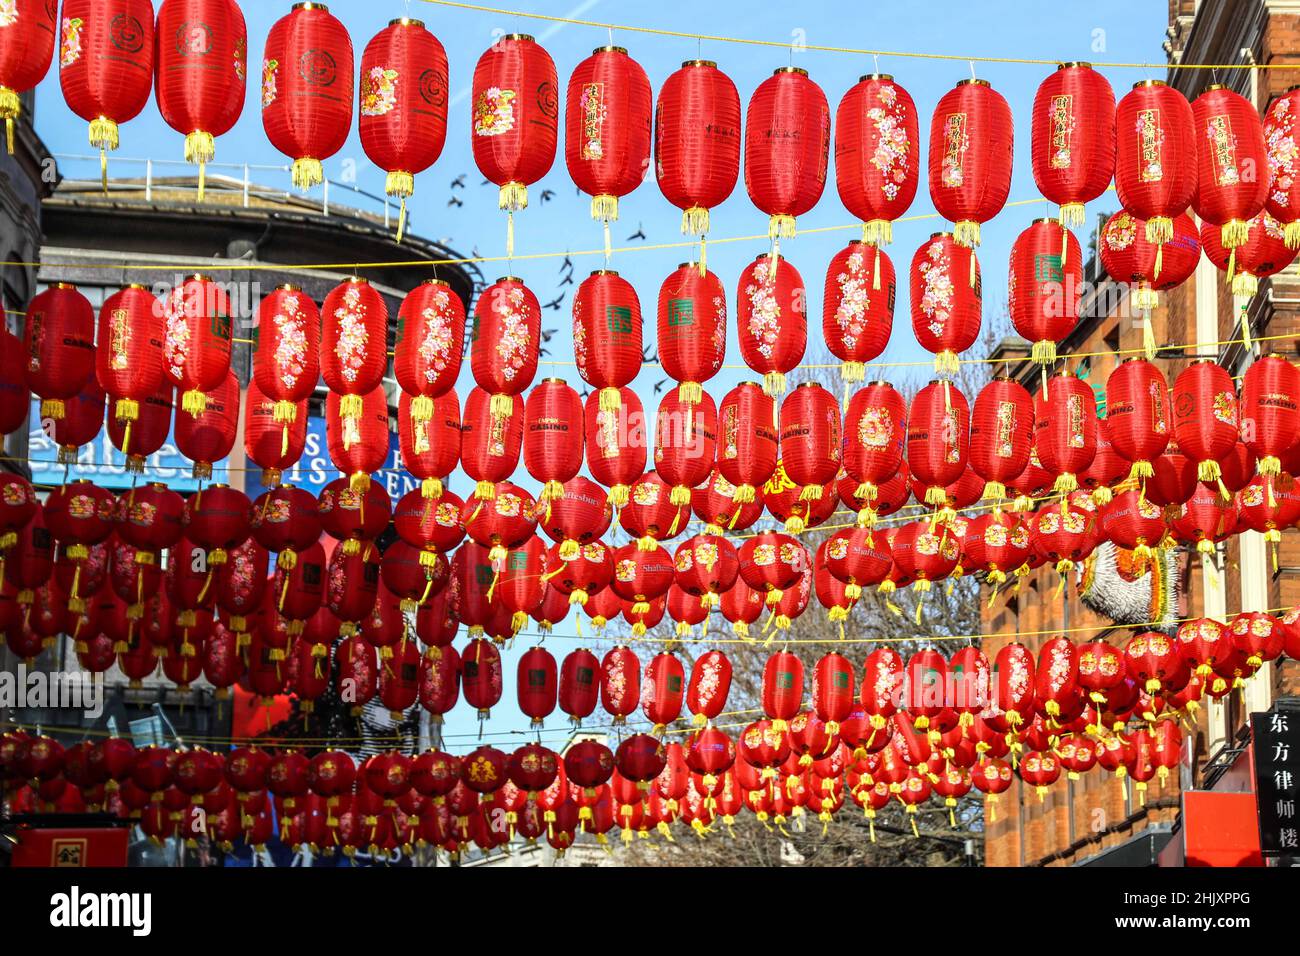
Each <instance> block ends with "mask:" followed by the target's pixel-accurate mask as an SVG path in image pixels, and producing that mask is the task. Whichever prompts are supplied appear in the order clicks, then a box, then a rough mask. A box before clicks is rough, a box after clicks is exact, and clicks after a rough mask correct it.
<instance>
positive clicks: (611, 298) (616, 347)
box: [573, 269, 642, 411]
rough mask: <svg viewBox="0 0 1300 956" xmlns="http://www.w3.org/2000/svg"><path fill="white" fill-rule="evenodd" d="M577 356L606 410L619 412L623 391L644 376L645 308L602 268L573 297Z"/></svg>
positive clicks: (631, 290) (624, 284)
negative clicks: (642, 340) (643, 326)
mask: <svg viewBox="0 0 1300 956" xmlns="http://www.w3.org/2000/svg"><path fill="white" fill-rule="evenodd" d="M573 355H574V360H575V361H576V362H577V365H578V374H579V375H581V376H582V380H583V381H584V382H586V383H587V384H588V385H591V386H592V387H594V388H597V389H599V390H600V402H601V408H602V409H604V410H605V411H617V410H618V408H619V405H620V401H619V389H621V388H623V387H624V386H626V385H630V384H631V383H632V381H633V380H634V379H635V378H636V376H637V373H638V372H640V371H641V360H642V348H641V303H640V301H639V300H638V299H637V294H636V289H635V288H633V286H632V283H630V282H628V281H627V280H626V279H624V278H623V277H622V276H620V275H619V274H618V273H617V272H614V271H612V270H609V269H598V270H597V271H595V272H593V273H592V274H591V275H590V276H588V277H587V278H586V279H583V280H582V284H581V285H580V286H578V291H577V292H576V293H574V296H573Z"/></svg>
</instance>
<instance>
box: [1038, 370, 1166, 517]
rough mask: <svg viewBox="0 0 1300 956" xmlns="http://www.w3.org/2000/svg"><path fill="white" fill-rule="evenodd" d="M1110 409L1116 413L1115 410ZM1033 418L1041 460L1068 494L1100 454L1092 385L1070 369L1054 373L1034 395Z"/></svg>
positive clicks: (1058, 489) (1060, 490)
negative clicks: (1039, 391) (1098, 452)
mask: <svg viewBox="0 0 1300 956" xmlns="http://www.w3.org/2000/svg"><path fill="white" fill-rule="evenodd" d="M1111 381H1113V378H1112V379H1110V380H1108V381H1107V386H1108V390H1109V385H1110V383H1111ZM1107 408H1108V410H1110V411H1111V412H1112V414H1113V412H1114V409H1111V408H1110V406H1109V405H1108V406H1107ZM1034 419H1035V421H1034V448H1035V449H1036V450H1037V451H1038V460H1039V463H1040V464H1041V466H1042V467H1043V469H1044V470H1045V471H1046V472H1048V473H1049V474H1050V475H1053V476H1055V483H1054V485H1053V487H1054V488H1055V490H1056V491H1057V493H1058V494H1063V495H1065V494H1069V493H1070V492H1072V491H1074V490H1075V489H1076V488H1078V487H1079V478H1078V476H1079V475H1080V474H1082V473H1083V472H1084V471H1086V470H1087V468H1088V466H1089V465H1091V464H1092V459H1093V458H1094V456H1095V455H1096V454H1097V401H1096V397H1095V396H1094V395H1093V392H1092V388H1091V387H1090V386H1089V385H1088V383H1087V382H1085V381H1084V380H1083V379H1081V378H1079V377H1078V376H1076V375H1072V374H1070V373H1069V372H1064V371H1063V372H1061V373H1060V374H1058V375H1054V376H1052V378H1051V379H1050V381H1048V382H1047V385H1046V388H1045V389H1044V391H1043V393H1041V394H1036V395H1035V396H1034ZM1166 420H1167V418H1166ZM1121 427H1123V426H1121Z"/></svg>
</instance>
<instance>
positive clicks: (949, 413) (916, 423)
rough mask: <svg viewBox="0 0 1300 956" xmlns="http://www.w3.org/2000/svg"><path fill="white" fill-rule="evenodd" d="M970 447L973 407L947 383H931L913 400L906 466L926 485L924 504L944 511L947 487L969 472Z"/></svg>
mask: <svg viewBox="0 0 1300 956" xmlns="http://www.w3.org/2000/svg"><path fill="white" fill-rule="evenodd" d="M969 447H970V406H969V405H968V404H967V403H966V396H965V395H963V394H962V393H961V390H960V389H958V388H957V386H955V385H951V384H949V383H948V382H931V383H930V384H929V385H926V386H925V387H924V388H922V389H921V390H920V391H919V392H917V393H916V397H915V398H913V399H912V408H911V410H910V412H909V414H908V419H907V465H908V470H909V471H910V472H911V474H912V478H913V480H914V481H919V482H921V483H923V484H924V485H925V502H926V504H929V505H935V506H937V507H940V508H943V507H945V505H946V502H947V492H946V491H945V490H944V489H945V487H946V486H947V485H950V484H952V483H953V482H955V481H956V480H957V479H958V478H960V477H961V476H962V472H964V471H965V470H966V460H967V454H968V451H969Z"/></svg>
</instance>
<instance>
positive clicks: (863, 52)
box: [423, 0, 1300, 242]
mask: <svg viewBox="0 0 1300 956" xmlns="http://www.w3.org/2000/svg"><path fill="white" fill-rule="evenodd" d="M423 2H424V3H431V4H434V5H436V6H440V7H454V8H456V9H459V10H474V11H477V12H479V13H492V14H496V15H497V16H503V17H526V18H528V19H531V20H546V21H548V22H550V23H568V24H572V25H574V26H582V27H594V28H596V29H600V30H620V31H623V32H626V33H646V34H650V35H652V36H662V37H677V38H679V39H683V40H700V41H707V42H709V43H737V44H741V45H744V46H763V47H772V48H775V49H782V50H788V49H790V48H791V46H793V45H794V44H791V43H790V41H788V40H783V41H778V40H755V39H750V38H748V37H729V36H715V35H713V34H708V33H687V32H685V31H681V30H665V29H662V28H658V27H634V26H628V25H627V24H622V23H604V22H602V21H599V20H580V19H577V18H575V17H557V16H552V15H550V14H545V13H530V12H528V11H525V10H506V9H503V8H501V7H489V6H484V5H482V4H478V3H459V2H456V0H423ZM798 48H799V49H801V50H816V51H818V52H819V53H847V54H849V55H851V56H894V57H899V58H905V59H915V60H949V61H953V62H959V63H970V62H974V63H1015V64H1021V65H1024V66H1059V65H1060V64H1061V63H1064V62H1066V61H1065V60H1060V59H1048V58H1037V57H1012V56H970V55H968V54H957V53H920V52H916V51H914V50H868V49H856V48H854V47H841V46H826V45H823V44H817V43H799V44H798ZM1090 62H1091V63H1092V66H1094V67H1096V68H1099V69H1106V68H1111V69H1133V70H1268V69H1279V70H1284V69H1293V70H1294V69H1300V66H1297V65H1296V64H1293V63H1098V62H1095V61H1090ZM711 241H712V240H710V242H711Z"/></svg>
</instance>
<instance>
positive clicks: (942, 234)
mask: <svg viewBox="0 0 1300 956" xmlns="http://www.w3.org/2000/svg"><path fill="white" fill-rule="evenodd" d="M930 238H931V239H942V238H948V239H951V238H952V233H951V232H932V233H930Z"/></svg>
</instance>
